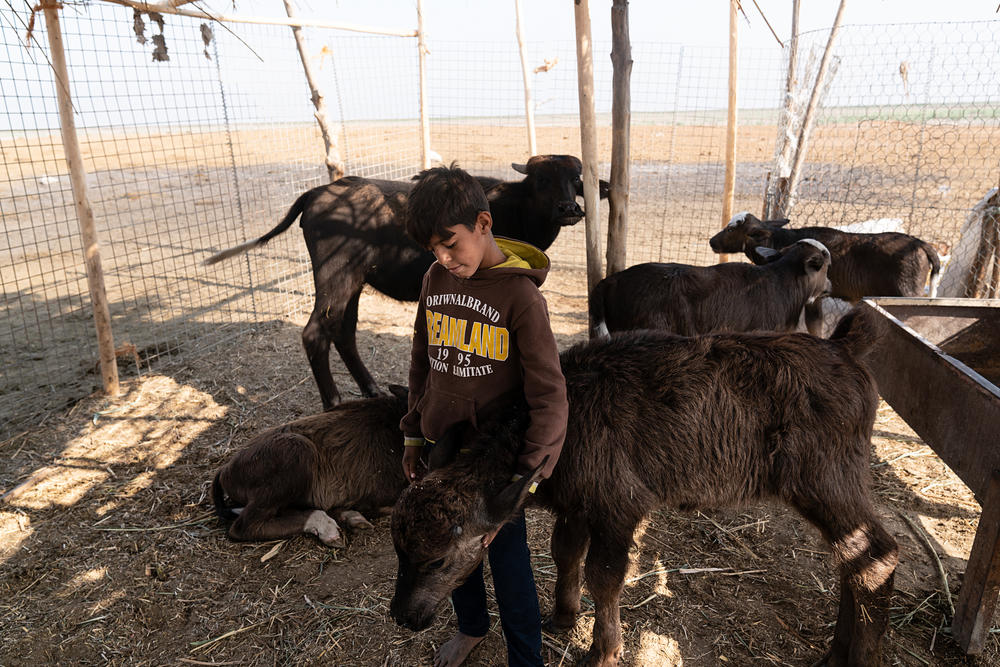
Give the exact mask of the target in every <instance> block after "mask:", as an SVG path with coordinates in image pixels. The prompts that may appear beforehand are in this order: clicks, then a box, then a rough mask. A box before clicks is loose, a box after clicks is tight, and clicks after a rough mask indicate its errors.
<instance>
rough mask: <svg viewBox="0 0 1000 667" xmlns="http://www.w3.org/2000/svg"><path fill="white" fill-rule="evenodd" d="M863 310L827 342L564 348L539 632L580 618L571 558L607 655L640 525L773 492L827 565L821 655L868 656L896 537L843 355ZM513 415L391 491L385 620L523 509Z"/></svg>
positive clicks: (864, 414)
mask: <svg viewBox="0 0 1000 667" xmlns="http://www.w3.org/2000/svg"><path fill="white" fill-rule="evenodd" d="M876 317H877V316H875V315H874V314H872V313H870V312H869V311H866V310H860V309H858V310H855V311H852V313H850V314H849V315H847V316H846V317H845V318H844V320H842V321H841V323H840V325H839V326H838V328H837V330H836V331H834V333H833V336H832V338H831V339H829V340H824V339H821V338H816V337H814V336H810V335H808V334H800V333H792V334H765V333H758V334H715V335H708V336H698V337H694V338H682V337H679V336H674V335H670V334H666V333H663V332H659V331H638V332H629V333H624V334H620V335H617V336H613V337H611V338H610V339H595V340H593V341H591V342H590V343H587V344H583V345H577V346H575V347H573V348H571V349H569V350H567V351H566V352H564V353H563V354H562V355H561V360H562V369H563V373H564V375H565V376H566V388H567V393H568V397H569V407H570V411H569V422H568V424H567V427H568V428H567V434H566V443H565V445H564V447H563V451H562V455H561V457H560V459H559V463H558V464H557V465H556V467H555V470H554V471H553V473H552V477H551V478H550V479H548V480H546V481H545V482H543V483H542V484H541V485H540V486H539V488H538V492H537V494H536V496H537V501H538V502H539V503H540V504H541V505H542V506H544V507H547V508H548V509H550V510H552V512H553V513H554V514H555V517H556V521H555V529H554V531H553V534H552V557H553V559H554V561H555V563H556V567H557V571H558V574H557V579H556V585H555V609H554V610H553V613H552V616H551V620H550V621H549V625H550V628H551V629H554V630H562V629H568V628H571V627H573V625H574V624H575V622H576V619H577V615H578V613H579V610H580V586H581V583H582V582H581V567H580V564H581V561H582V562H583V568H582V570H583V576H584V577H585V578H586V583H587V587H588V589H589V593H590V597H591V599H593V601H594V635H593V643H592V644H591V647H590V651H589V653H588V659H589V660H590V664H596V665H602V666H605V665H615V664H617V662H618V660H619V658H620V656H621V650H622V639H621V629H620V618H619V609H618V604H619V598H620V596H621V592H622V588H623V587H624V584H625V573H626V569H627V567H628V562H629V548H630V547H631V546H632V544H633V534H634V532H635V529H636V527H637V526H638V524H639V522H640V521H642V519H643V518H644V517H646V516H647V515H648V514H649V513H650V512H651V511H652V510H654V509H656V508H657V507H661V506H667V507H673V508H678V509H682V510H697V509H712V508H720V507H730V506H734V505H735V506H739V505H744V504H747V503H750V502H757V501H761V500H765V499H769V498H775V499H779V500H781V501H783V502H785V503H786V504H788V505H791V506H792V507H794V508H795V509H796V510H798V511H799V512H800V513H801V514H802V515H803V516H804V517H805V518H806V519H808V520H809V521H810V522H812V524H813V525H814V526H816V527H817V528H818V529H819V531H820V533H821V534H822V536H823V537H824V538H825V539H826V540H827V542H829V544H830V546H831V550H832V552H833V558H834V561H835V562H836V564H837V566H838V568H839V569H840V583H841V587H840V591H841V596H840V609H839V611H838V614H837V624H836V628H835V630H834V633H833V644H832V645H831V647H830V650H829V652H828V653H827V655H826V656H825V657H824V658H823V660H822V663H823V664H826V665H828V666H833V665H875V664H878V663H879V661H880V649H879V646H880V642H881V638H882V635H883V634H884V633H885V630H886V627H887V625H888V620H889V599H890V596H891V593H892V581H893V575H894V572H895V568H896V563H897V547H896V542H895V541H894V540H893V538H892V537H891V536H890V535H889V534H888V533H887V532H886V531H885V529H883V528H882V525H881V523H880V522H879V519H878V516H877V515H876V513H875V509H874V508H873V506H872V500H871V494H870V491H869V486H870V471H869V457H870V452H871V434H872V425H873V423H874V420H875V410H876V408H877V406H878V393H877V391H876V388H875V383H874V381H873V380H872V377H871V375H870V374H869V373H868V371H867V370H866V369H865V368H864V367H863V366H862V365H861V364H860V363H859V362H858V361H856V358H857V357H861V356H863V355H864V354H866V353H867V352H868V351H869V350H870V349H871V346H872V344H873V343H874V341H875V339H876V338H877V328H878V326H879V322H878V320H877V319H875V318H876ZM526 422H527V419H526V410H525V409H524V408H523V407H522V408H521V409H520V410H519V411H515V412H514V413H513V414H512V415H508V416H506V417H505V418H504V419H502V420H500V421H499V422H498V423H496V424H487V425H483V428H482V430H481V432H480V434H479V435H478V436H477V437H476V439H475V440H474V442H473V443H472V444H471V445H470V447H469V449H468V450H467V452H466V453H461V452H460V453H459V454H458V455H457V457H456V458H455V460H454V461H453V462H452V463H450V464H448V465H445V466H444V467H441V468H438V469H436V470H433V471H432V472H430V473H429V474H428V475H427V476H426V477H425V478H424V479H423V480H421V481H420V482H417V483H415V484H412V485H410V486H409V488H407V489H406V490H405V491H404V492H403V494H402V495H401V496H400V499H399V501H398V502H397V503H396V506H395V508H394V509H393V517H392V537H393V543H394V546H395V548H396V553H397V555H398V558H399V573H398V577H397V580H396V591H395V594H394V596H393V599H392V603H391V605H390V611H391V613H392V617H393V618H394V619H395V620H396V622H397V623H399V624H401V625H404V626H406V627H409V628H411V629H414V630H420V629H423V628H425V627H427V626H428V625H429V624H430V623H431V621H432V620H433V618H434V615H435V613H436V610H437V608H438V606H439V605H440V603H441V602H442V601H443V600H444V599H445V598H446V597H447V595H448V593H449V592H450V591H451V590H453V589H454V588H455V587H456V586H458V585H459V584H460V583H461V582H462V581H463V580H464V579H465V578H466V577H467V576H468V573H469V572H470V571H471V570H472V569H473V568H474V567H475V566H476V564H477V563H478V562H479V560H480V559H481V558H482V557H483V553H484V548H483V546H482V537H483V535H484V534H487V533H489V532H490V531H492V530H494V529H496V528H497V527H498V526H499V525H500V524H501V523H503V522H504V521H506V520H507V519H508V518H509V517H510V516H511V515H512V513H513V512H515V511H516V510H517V508H518V507H519V506H520V504H521V503H523V502H524V498H525V497H526V493H525V490H526V485H527V484H529V483H530V482H531V481H532V479H531V478H530V477H525V478H522V479H520V480H518V481H516V482H510V479H511V471H512V470H513V468H514V465H515V461H516V457H517V451H518V448H519V447H520V445H521V442H522V434H523V429H524V427H525V425H526ZM442 440H444V439H442ZM536 474H537V472H536Z"/></svg>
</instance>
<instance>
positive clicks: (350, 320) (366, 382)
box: [330, 290, 379, 397]
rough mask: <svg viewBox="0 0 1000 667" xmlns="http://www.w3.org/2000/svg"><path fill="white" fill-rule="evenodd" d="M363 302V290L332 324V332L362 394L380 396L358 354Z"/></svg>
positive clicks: (334, 342)
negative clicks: (360, 310)
mask: <svg viewBox="0 0 1000 667" xmlns="http://www.w3.org/2000/svg"><path fill="white" fill-rule="evenodd" d="M360 300H361V290H358V291H357V292H355V293H354V295H353V296H352V297H351V298H350V299H349V300H348V301H347V304H346V305H345V306H344V310H343V312H342V313H341V316H340V320H339V321H335V322H332V323H331V325H332V326H331V328H330V330H331V331H332V332H333V344H334V345H335V346H336V348H337V352H339V353H340V358H341V359H342V360H343V361H344V365H345V366H346V367H347V370H348V371H349V372H350V374H351V377H353V378H354V381H355V382H357V383H358V388H359V389H361V394H362V395H363V396H366V397H372V396H378V395H379V391H378V385H377V384H375V380H374V379H373V378H372V376H371V373H369V372H368V369H367V368H365V365H364V363H362V361H361V356H360V355H359V354H358V341H357V331H358V301H360Z"/></svg>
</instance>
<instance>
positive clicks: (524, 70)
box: [514, 0, 538, 157]
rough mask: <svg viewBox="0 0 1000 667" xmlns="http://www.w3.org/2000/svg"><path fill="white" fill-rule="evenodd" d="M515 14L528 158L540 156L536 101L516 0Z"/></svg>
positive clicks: (516, 1) (518, 5)
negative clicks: (536, 134)
mask: <svg viewBox="0 0 1000 667" xmlns="http://www.w3.org/2000/svg"><path fill="white" fill-rule="evenodd" d="M514 14H515V17H516V19H517V48H518V50H519V51H520V53H521V76H522V78H523V79H524V118H525V120H526V121H527V123H528V156H529V157H530V156H533V155H538V143H537V142H536V141H535V100H534V99H533V98H532V94H531V70H530V68H529V67H528V47H527V45H526V44H525V43H524V27H523V26H522V23H521V0H514Z"/></svg>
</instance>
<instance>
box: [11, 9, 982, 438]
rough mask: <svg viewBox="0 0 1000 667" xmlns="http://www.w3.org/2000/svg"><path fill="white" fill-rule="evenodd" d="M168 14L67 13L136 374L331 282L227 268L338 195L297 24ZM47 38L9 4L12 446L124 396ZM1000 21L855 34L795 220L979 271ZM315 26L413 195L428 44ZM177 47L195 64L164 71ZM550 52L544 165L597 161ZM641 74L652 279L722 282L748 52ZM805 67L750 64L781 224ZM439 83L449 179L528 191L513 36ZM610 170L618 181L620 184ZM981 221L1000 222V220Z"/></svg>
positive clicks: (688, 51)
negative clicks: (885, 230)
mask: <svg viewBox="0 0 1000 667" xmlns="http://www.w3.org/2000/svg"><path fill="white" fill-rule="evenodd" d="M143 17H145V18H143V37H144V38H145V39H146V41H145V42H144V43H140V41H139V40H138V38H137V36H138V33H137V32H136V30H135V28H136V26H137V25H138V24H137V22H136V21H135V14H134V13H133V11H132V10H130V9H126V8H123V7H119V6H111V5H106V4H103V3H90V4H86V5H81V6H77V5H66V6H65V9H64V10H63V24H64V27H63V29H64V33H65V40H66V48H67V55H68V59H69V63H70V84H71V90H72V94H73V98H74V105H75V108H76V112H77V116H76V118H77V125H78V128H79V132H80V138H81V143H82V145H83V149H84V161H85V164H86V166H87V169H88V172H89V180H88V186H89V188H90V197H91V200H92V203H93V206H94V209H95V213H96V216H97V222H98V228H99V230H100V234H101V236H102V244H103V245H102V256H103V259H104V267H105V273H106V277H105V280H106V283H107V287H108V292H109V300H110V302H111V312H112V324H113V329H114V333H115V339H116V343H118V344H119V345H120V346H121V347H120V350H121V351H122V352H124V353H126V354H125V356H123V357H122V358H121V359H119V367H120V369H121V370H122V372H123V373H125V374H126V375H127V374H129V373H131V372H141V371H144V370H145V369H147V368H148V367H149V365H150V364H152V363H157V362H160V363H162V362H166V361H169V360H171V359H175V358H178V357H185V358H196V357H197V355H199V354H205V353H207V352H208V351H210V350H214V349H218V346H219V345H224V344H226V343H227V342H230V341H233V340H234V339H235V338H236V337H238V336H240V335H243V334H245V333H246V332H248V331H252V330H253V329H254V327H256V326H258V325H259V324H260V323H262V322H267V321H269V320H288V319H291V320H296V321H301V320H302V319H303V318H304V315H306V314H307V313H308V311H309V309H310V307H311V304H312V295H313V285H312V276H311V271H310V265H309V258H308V256H307V255H306V252H305V247H304V244H303V243H302V241H301V239H300V238H299V235H298V234H297V233H295V232H294V230H293V231H292V232H291V233H286V234H284V235H282V236H279V237H278V238H276V239H275V240H274V241H272V242H271V243H270V244H268V245H267V246H265V247H263V248H259V249H257V250H255V251H253V252H252V253H250V254H248V255H246V256H245V257H243V258H240V259H239V260H232V261H230V262H227V263H221V264H218V265H214V266H212V267H203V266H201V261H202V260H203V259H204V258H205V257H207V256H208V255H209V254H210V253H212V252H215V251H217V250H220V249H223V248H227V247H231V246H234V245H237V244H239V243H241V242H243V241H246V240H248V239H252V238H256V237H259V236H261V235H262V234H263V233H265V232H266V231H268V230H270V229H271V228H273V227H274V226H275V224H277V222H278V221H279V220H280V219H281V217H282V216H283V215H284V214H285V212H286V211H287V209H288V206H290V205H291V203H292V202H293V201H294V200H295V198H296V197H297V196H298V195H299V194H300V193H302V192H303V191H305V190H306V189H309V188H311V187H315V186H318V185H321V184H323V183H324V182H325V181H326V178H327V175H326V170H325V168H324V166H323V157H324V151H323V144H322V141H321V140H320V136H319V130H318V128H317V126H316V123H315V120H314V119H313V109H312V105H311V102H310V100H309V90H308V87H307V86H306V83H305V79H304V76H303V75H302V65H301V62H299V60H298V54H297V53H296V50H295V47H294V42H293V40H292V35H291V30H290V29H289V28H287V27H285V26H263V25H252V26H250V25H243V24H227V25H226V26H220V25H218V24H212V25H205V27H203V23H204V22H202V21H200V20H198V19H188V18H183V17H176V16H171V17H167V18H166V21H165V24H164V26H162V27H161V26H160V25H159V24H158V23H157V22H155V21H152V20H150V18H149V17H148V16H147V15H143ZM140 18H142V17H140ZM26 24H27V20H26V15H25V14H24V13H22V12H14V11H12V10H11V9H9V8H5V9H2V10H0V43H2V45H3V52H2V54H0V89H2V93H3V102H2V104H3V108H2V110H0V151H2V156H3V163H4V172H3V173H2V174H0V214H2V216H3V221H4V232H3V241H2V243H0V274H2V276H0V287H2V289H3V308H2V311H0V421H2V422H3V425H2V427H0V430H2V432H0V437H7V436H9V435H10V434H12V433H15V432H18V430H19V429H21V428H22V427H23V426H24V425H25V424H30V423H32V420H37V419H38V418H39V415H40V414H42V413H44V412H46V411H49V410H51V409H53V408H57V407H60V406H61V405H65V404H66V403H67V402H70V401H72V400H75V399H76V398H78V397H79V396H80V395H83V394H86V393H89V392H90V391H92V390H93V389H96V388H97V387H98V385H99V376H98V374H97V372H96V360H97V351H96V344H95V343H94V342H93V341H94V339H95V336H94V333H93V325H92V322H91V317H90V306H89V299H88V297H87V284H86V279H85V274H84V269H83V263H82V261H81V256H82V251H81V249H80V247H79V241H78V231H77V227H76V217H75V212H74V208H73V193H72V191H71V189H70V185H69V177H68V174H67V169H66V167H65V161H64V159H63V154H62V145H61V142H60V139H59V130H58V115H57V113H56V101H55V100H56V95H55V84H54V82H53V79H52V75H51V71H50V69H49V67H48V62H47V57H48V56H47V46H46V44H45V39H44V38H43V35H44V28H45V26H44V24H43V22H42V21H41V20H39V21H38V25H36V27H35V31H34V33H35V34H34V40H33V41H32V42H31V46H30V47H25V45H24V43H25V41H24V40H25V34H26V27H27V25H26ZM998 25H1000V22H987V23H973V24H947V25H935V26H893V27H892V29H887V27H885V26H878V27H873V26H850V27H845V28H843V29H842V30H841V36H840V41H839V42H838V44H839V46H838V47H837V58H838V59H839V61H838V66H837V70H836V73H835V77H834V78H833V79H832V82H831V83H830V85H829V87H828V90H827V93H826V97H825V98H824V100H823V104H822V107H821V112H820V114H819V116H818V117H817V122H816V127H815V128H814V133H813V136H812V141H811V148H810V151H809V156H808V158H807V161H806V164H805V168H804V169H803V172H802V174H803V179H802V182H801V186H800V188H799V190H798V197H799V198H798V201H797V203H796V205H795V209H794V211H793V218H794V219H793V224H794V225H796V226H800V225H816V224H845V223H850V222H856V221H858V220H864V219H868V218H898V219H900V220H901V221H902V222H901V223H900V224H901V228H902V229H903V230H904V231H907V232H909V233H912V234H916V235H918V236H921V237H923V238H926V239H927V240H929V241H932V242H934V243H936V244H937V246H938V247H939V249H940V250H941V251H942V252H944V253H946V254H948V253H949V251H950V254H951V255H952V258H953V261H954V260H955V258H956V257H957V255H958V253H957V248H958V246H959V245H960V244H959V238H960V236H961V234H960V232H961V230H960V228H961V226H962V225H963V223H964V222H965V220H966V218H967V217H968V215H969V212H970V210H971V209H972V207H973V206H974V205H975V204H976V203H977V202H978V201H980V199H981V198H983V197H984V195H986V194H987V191H988V190H989V188H990V187H992V186H995V185H996V183H997V176H998V173H997V172H998V163H1000V160H998V157H1000V156H998V150H1000V141H998V139H1000V136H998V131H1000V121H998V117H997V115H998V114H997V100H996V92H995V91H996V90H998V89H1000V86H998V83H1000V82H998V81H997V77H998V76H1000V75H998V71H1000V67H998V65H1000V63H998V62H997V59H998V58H1000V55H998V53H997V51H996V49H995V46H994V41H995V40H994V39H993V36H994V35H995V33H996V28H997V26H998ZM206 30H207V31H208V32H207V34H206ZM303 31H304V33H305V34H306V38H307V44H308V53H309V57H310V58H311V59H312V66H313V67H314V69H316V70H317V71H318V72H319V78H320V81H321V86H322V88H323V91H324V93H325V95H326V97H327V105H328V107H329V108H330V113H331V116H332V118H333V120H334V121H335V122H336V125H337V127H338V130H339V132H338V143H339V148H340V151H341V155H342V157H343V159H344V161H345V163H346V166H347V172H348V173H349V174H354V175H360V176H367V177H376V178H390V179H407V178H409V177H410V176H412V175H413V174H414V173H416V171H417V170H418V169H419V166H420V163H421V153H420V128H419V123H418V117H419V113H418V99H419V98H418V75H417V51H416V43H415V40H412V39H405V38H390V37H373V36H364V37H358V36H350V35H345V33H342V32H338V31H333V30H324V29H317V28H307V29H304V30H303ZM159 35H162V37H163V39H162V40H156V41H154V40H152V39H151V38H152V37H154V36H159ZM825 37H826V35H825V33H822V34H815V35H803V37H802V39H801V41H800V48H801V49H802V50H803V51H802V53H803V54H804V55H803V56H801V57H800V59H802V60H808V53H809V52H810V50H812V51H813V52H815V50H816V49H821V48H822V45H823V43H824V42H825ZM161 44H162V45H163V46H164V47H165V48H166V49H167V55H168V56H169V60H167V61H154V60H153V57H152V52H153V51H154V50H155V49H158V48H160V45H161ZM528 51H529V57H530V59H531V63H532V66H533V67H535V66H540V67H539V69H538V71H536V72H535V73H534V74H532V77H531V78H532V81H533V84H534V98H535V104H536V121H537V123H538V130H537V132H538V151H539V152H540V153H570V154H576V155H579V152H580V144H579V124H578V117H577V113H576V109H577V103H578V102H577V89H576V85H577V78H576V62H575V46H574V44H572V43H570V42H566V43H559V42H532V43H529V45H528ZM610 51H611V48H610V44H596V45H595V48H594V53H595V82H596V93H597V94H596V100H595V102H596V106H597V112H598V119H599V124H600V127H599V155H600V156H602V159H603V156H609V155H610V146H611V131H610V108H611V86H610V81H611V64H610V59H608V58H607V57H606V56H607V54H609V53H610ZM632 55H633V59H634V61H635V63H634V66H633V73H632V101H633V103H632V107H633V113H632V147H631V152H632V164H631V180H632V183H631V198H630V204H629V205H630V227H629V239H628V262H629V263H630V264H634V263H637V262H643V261H676V262H685V263H693V264H710V263H714V262H715V261H717V259H718V258H717V256H716V255H714V254H713V253H712V252H711V249H710V248H709V247H708V243H707V239H708V238H709V237H710V236H711V235H712V233H714V231H715V230H716V229H718V228H719V227H720V226H721V225H722V224H723V223H724V222H725V221H723V220H722V201H721V192H722V189H723V174H724V149H725V120H726V112H725V107H726V97H727V89H726V85H727V66H728V56H727V54H726V52H725V51H724V50H723V49H710V48H693V47H687V46H680V45H671V44H654V43H638V44H633V45H632ZM786 58H787V55H786V54H783V53H782V52H781V50H780V49H778V48H777V47H775V48H773V49H767V50H747V51H746V52H743V53H741V56H740V110H739V134H738V142H737V165H736V193H735V207H734V210H737V211H739V210H751V211H754V212H756V211H759V210H760V209H761V207H762V203H763V199H764V193H765V188H766V187H767V184H768V174H769V172H771V171H773V170H774V150H775V139H776V136H777V133H778V121H779V119H780V114H781V111H780V106H781V103H782V100H783V91H784V80H785V71H786V65H785V63H786ZM903 64H905V67H903ZM428 89H429V104H430V115H431V120H432V124H431V132H432V140H431V146H432V148H433V150H434V151H435V152H436V153H438V154H439V155H440V158H441V160H442V161H444V162H451V161H452V160H457V161H458V162H459V164H460V165H461V166H463V167H466V168H468V169H469V170H470V171H473V172H474V173H483V174H487V175H493V176H500V177H504V178H511V179H513V178H519V176H518V175H517V174H516V173H515V172H514V171H513V170H512V169H511V168H510V163H511V162H524V161H525V160H526V159H527V158H528V157H529V155H528V149H527V146H528V141H527V135H526V132H525V127H524V121H523V115H524V106H523V88H522V82H521V69H520V62H519V60H518V55H517V48H516V44H515V43H514V41H513V39H512V40H511V41H510V43H502V44H501V43H496V44H493V43H485V44H484V43H482V42H476V43H472V42H463V41H448V40H437V41H434V42H432V43H431V55H430V60H429V84H428ZM599 171H600V173H601V175H602V176H603V177H605V178H606V177H607V175H608V172H609V165H608V164H607V163H604V162H602V164H601V165H600V167H599ZM993 206H994V207H995V202H994V204H993ZM981 208H983V209H984V211H985V212H986V213H984V216H986V217H988V214H989V211H990V210H991V209H990V207H989V206H983V207H981ZM605 211H606V208H605ZM602 217H603V214H602ZM995 218H996V216H995V214H994V217H993V219H994V220H995ZM994 224H995V223H994ZM983 228H984V229H986V226H984V227H983ZM995 238H996V236H995V232H993V236H990V235H989V233H985V232H984V233H981V234H980V235H979V236H978V237H977V239H978V240H976V242H975V243H971V242H970V241H965V242H964V243H965V245H964V246H963V247H966V246H970V244H971V245H974V246H975V247H976V250H975V251H974V252H979V250H980V248H979V246H984V247H987V248H988V247H989V240H990V239H994V240H993V241H992V243H993V244H994V245H995V243H996V242H995ZM970 247H971V246H970ZM970 252H973V251H970ZM549 254H550V256H551V257H552V258H553V260H554V263H555V266H556V267H557V268H558V269H561V270H568V271H575V272H579V274H580V276H579V281H578V282H579V285H580V290H581V291H583V290H585V285H586V280H585V277H584V276H583V274H582V269H583V267H584V266H585V255H584V232H583V225H582V224H578V225H576V226H574V227H570V228H566V229H564V230H563V232H562V233H561V235H560V237H559V239H558V240H557V242H556V244H555V245H554V246H553V247H552V248H550V250H549ZM983 273H984V275H986V276H989V275H992V274H990V271H989V270H984V271H983ZM125 344H128V345H125ZM132 347H134V349H135V354H134V355H133V354H132V353H131V348H132ZM307 374H308V367H307V365H306V364H305V362H304V361H303V375H307Z"/></svg>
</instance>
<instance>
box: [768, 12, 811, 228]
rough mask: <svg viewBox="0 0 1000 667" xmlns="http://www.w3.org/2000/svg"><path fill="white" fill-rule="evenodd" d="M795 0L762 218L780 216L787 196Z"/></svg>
mask: <svg viewBox="0 0 1000 667" xmlns="http://www.w3.org/2000/svg"><path fill="white" fill-rule="evenodd" d="M800 6H801V3H800V2H799V0H792V37H791V39H789V41H788V74H787V75H786V77H785V101H784V111H783V112H782V119H781V122H780V127H779V129H780V131H781V136H780V137H778V142H779V145H780V146H781V150H779V151H778V166H777V172H778V173H777V179H776V180H775V185H774V191H773V192H772V193H770V197H769V198H768V197H765V199H766V201H765V204H764V217H763V218H762V219H763V220H773V219H774V218H780V217H782V215H781V213H782V212H783V211H784V209H785V199H786V197H787V196H788V174H789V172H790V171H791V165H790V163H791V159H792V155H791V153H792V141H791V131H792V128H791V124H792V118H794V117H795V109H794V106H795V88H796V86H795V83H796V77H797V76H798V72H796V69H797V67H798V61H799V7H800Z"/></svg>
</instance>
